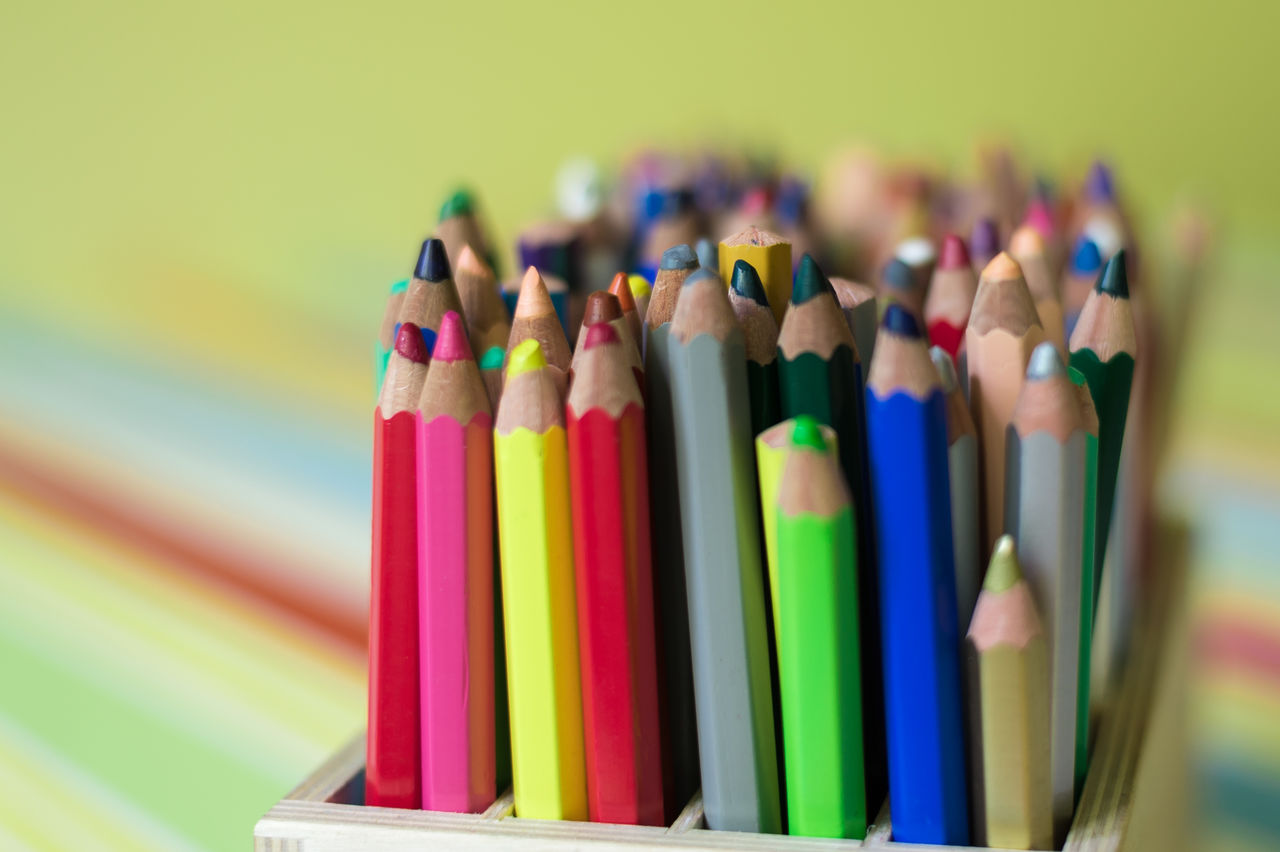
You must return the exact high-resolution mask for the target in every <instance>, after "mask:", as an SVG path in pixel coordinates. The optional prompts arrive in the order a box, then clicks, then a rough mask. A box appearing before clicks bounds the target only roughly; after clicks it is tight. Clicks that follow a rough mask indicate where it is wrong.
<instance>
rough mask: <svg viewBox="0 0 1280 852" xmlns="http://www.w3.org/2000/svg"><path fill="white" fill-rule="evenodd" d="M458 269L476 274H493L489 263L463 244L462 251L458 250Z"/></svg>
mask: <svg viewBox="0 0 1280 852" xmlns="http://www.w3.org/2000/svg"><path fill="white" fill-rule="evenodd" d="M457 266H458V271H459V272H462V271H463V270H466V271H467V272H469V273H470V274H472V275H476V276H488V277H492V276H493V270H492V269H490V268H489V264H487V263H485V262H484V261H483V260H481V259H480V255H478V254H476V253H475V252H474V251H472V249H471V246H469V245H464V246H463V247H462V251H460V252H458V263H457Z"/></svg>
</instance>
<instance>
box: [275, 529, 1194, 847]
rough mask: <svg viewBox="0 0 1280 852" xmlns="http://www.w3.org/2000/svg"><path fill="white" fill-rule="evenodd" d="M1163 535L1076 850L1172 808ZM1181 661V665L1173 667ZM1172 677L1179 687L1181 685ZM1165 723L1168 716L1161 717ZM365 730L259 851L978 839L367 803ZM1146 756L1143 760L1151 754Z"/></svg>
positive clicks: (1175, 566) (281, 815)
mask: <svg viewBox="0 0 1280 852" xmlns="http://www.w3.org/2000/svg"><path fill="white" fill-rule="evenodd" d="M1162 533H1163V534H1162V535H1160V536H1159V537H1158V543H1157V547H1156V551H1157V553H1156V554H1155V559H1154V564H1156V565H1158V566H1160V571H1159V572H1158V577H1159V582H1158V583H1156V584H1154V585H1155V586H1156V587H1155V588H1153V589H1151V590H1150V595H1149V597H1148V599H1147V600H1146V601H1145V602H1144V605H1143V606H1142V607H1141V608H1140V609H1139V611H1138V612H1137V613H1135V618H1134V623H1133V633H1132V639H1133V641H1132V645H1131V651H1130V654H1129V660H1128V664H1127V666H1126V670H1125V674H1124V677H1123V678H1121V682H1120V685H1119V686H1118V688H1117V689H1116V690H1115V692H1114V696H1113V701H1112V702H1111V703H1110V706H1109V707H1107V709H1106V712H1105V714H1104V715H1103V717H1102V718H1101V720H1100V721H1099V722H1098V725H1097V732H1098V733H1097V738H1096V739H1095V741H1094V750H1093V758H1092V761H1091V763H1090V766H1089V775H1088V778H1087V779H1086V781H1085V786H1084V791H1083V792H1082V794H1081V797H1080V802H1079V805H1078V806H1077V808H1076V814H1075V818H1074V820H1073V822H1072V825H1071V830H1070V833H1069V834H1068V836H1067V840H1066V846H1065V849H1066V850H1069V852H1084V850H1090V852H1112V850H1127V849H1134V850H1143V849H1147V848H1150V847H1149V846H1147V844H1145V843H1141V842H1140V841H1139V840H1138V839H1137V836H1138V835H1140V834H1141V833H1142V832H1141V831H1140V830H1139V827H1138V823H1140V822H1144V821H1145V820H1147V819H1148V818H1151V819H1152V820H1164V819H1176V818H1177V817H1176V816H1173V815H1170V814H1169V813H1168V812H1167V811H1162V809H1161V807H1160V803H1158V802H1152V801H1151V797H1149V796H1148V797H1146V799H1145V800H1144V801H1143V802H1141V803H1140V804H1141V805H1142V806H1141V807H1136V805H1138V804H1139V803H1138V802H1137V798H1138V796H1137V793H1138V791H1139V790H1140V789H1142V788H1143V787H1144V786H1145V787H1150V786H1151V784H1150V782H1149V781H1148V782H1144V779H1147V778H1151V777H1154V776H1155V775H1157V774H1158V773H1159V772H1161V771H1162V769H1161V768H1160V767H1157V766H1155V765H1154V764H1155V763H1157V762H1158V755H1157V759H1156V760H1152V759H1150V758H1151V757H1152V753H1153V752H1157V753H1159V752H1162V751H1164V750H1165V744H1163V743H1159V744H1156V743H1148V742H1147V737H1146V733H1147V730H1148V728H1149V727H1153V724H1152V723H1153V719H1154V717H1155V716H1156V715H1157V714H1158V713H1161V712H1164V711H1165V709H1166V707H1165V705H1168V704H1169V703H1171V702H1168V701H1157V700H1156V696H1157V695H1163V696H1167V695H1169V694H1171V692H1170V687H1169V686H1168V685H1166V683H1165V682H1166V681H1167V680H1168V678H1169V674H1168V672H1167V670H1168V669H1170V668H1171V667H1170V666H1168V665H1166V662H1167V658H1168V657H1169V656H1170V654H1171V652H1176V651H1177V650H1178V646H1177V645H1176V643H1174V642H1171V641H1170V640H1171V639H1172V638H1173V632H1174V631H1173V630H1172V629H1171V626H1170V625H1171V624H1172V623H1174V620H1175V619H1177V618H1178V617H1179V614H1180V612H1181V605H1182V596H1183V589H1184V574H1185V560H1186V554H1187V550H1188V548H1187V540H1188V536H1187V533H1186V530H1185V528H1182V527H1166V528H1165V529H1164V530H1163V531H1162ZM1175 668H1176V667H1175ZM1175 688H1176V687H1175ZM1160 727H1161V729H1165V728H1169V727H1170V726H1169V725H1161V726H1160ZM364 755H365V743H364V735H363V734H361V735H360V736H358V737H356V738H355V739H354V740H352V741H351V742H349V743H348V744H347V745H346V746H345V747H344V748H342V750H341V751H339V752H338V753H337V754H335V755H334V756H333V757H331V758H330V759H329V760H328V761H327V762H326V763H325V764H324V765H323V766H321V767H320V768H319V769H317V770H316V771H315V773H314V774H312V775H311V777H309V778H307V779H306V780H305V781H303V782H302V783H301V784H300V785H299V786H298V787H297V788H296V789H294V790H293V791H292V792H291V793H289V794H288V795H287V796H285V797H284V799H282V800H281V801H280V802H278V803H277V804H276V805H275V807H273V808H272V809H271V810H270V811H268V812H267V814H266V815H265V816H263V817H262V819H261V820H259V821H258V824H257V825H256V826H255V828H254V849H255V850H257V852H363V850H375V849H376V850H389V852H390V851H394V852H400V850H404V852H408V850H422V849H457V850H484V851H485V852H496V851H497V850H527V851H528V852H549V850H565V849H574V850H590V852H594V850H661V852H677V850H681V851H682V852H693V850H743V852H749V850H765V849H770V850H779V852H788V850H795V852H804V851H805V850H850V849H875V848H890V849H895V850H903V852H909V850H915V851H916V852H938V850H956V849H973V848H975V847H958V846H927V845H918V844H908V843H895V842H894V841H893V840H892V839H891V838H892V835H893V828H892V826H891V825H890V822H889V806H888V803H887V802H886V803H885V805H884V807H883V808H881V810H880V814H879V818H878V819H877V820H876V821H875V823H874V824H873V825H872V826H870V828H869V830H868V833H867V837H866V838H865V839H864V840H828V839H822V838H809V837H791V836H787V835H770V834H743V833H739V832H731V831H709V830H707V828H706V825H705V823H704V821H703V819H702V797H701V795H700V794H695V795H694V797H693V799H692V800H691V801H690V802H689V803H688V805H687V806H686V807H685V809H684V811H683V812H682V813H681V814H680V816H679V817H677V819H676V820H675V822H673V823H672V824H671V825H670V826H667V827H665V828H659V827H649V826H629V825H605V824H601V823H586V822H556V821H546V820H531V819H520V818H519V817H515V816H513V815H512V797H511V792H510V791H509V790H508V791H507V792H506V793H505V794H504V795H502V796H500V797H499V798H498V799H497V801H495V802H494V803H493V804H492V805H490V806H489V808H488V809H487V810H486V811H485V812H484V813H481V814H452V813H438V812H432V811H410V810H397V809H392V808H371V807H365V806H364V805H363V804H362V802H363V799H364ZM1144 758H1147V759H1144Z"/></svg>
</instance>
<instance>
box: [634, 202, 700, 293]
mask: <svg viewBox="0 0 1280 852" xmlns="http://www.w3.org/2000/svg"><path fill="white" fill-rule="evenodd" d="M681 195H682V193H673V194H672V197H673V198H677V199H678V198H680V196H681ZM701 232H702V228H701V227H700V225H699V220H698V215H697V212H696V211H695V210H693V209H692V205H691V204H690V203H689V202H688V201H677V202H676V203H675V205H674V206H671V207H669V208H668V209H667V210H665V211H664V212H663V214H662V215H661V216H659V217H658V218H656V219H654V220H653V221H652V222H650V223H649V226H648V227H647V228H646V229H645V233H644V239H643V240H642V242H641V245H640V253H639V256H638V258H637V265H638V268H639V269H640V270H641V272H642V273H645V274H649V273H653V274H656V272H657V269H658V267H659V266H660V265H661V262H662V253H663V252H665V251H666V250H667V249H669V248H671V247H673V246H679V245H693V244H694V243H696V242H697V240H698V235H699V234H700V233H701ZM695 254H696V252H695Z"/></svg>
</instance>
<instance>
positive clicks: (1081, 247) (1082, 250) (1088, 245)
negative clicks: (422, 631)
mask: <svg viewBox="0 0 1280 852" xmlns="http://www.w3.org/2000/svg"><path fill="white" fill-rule="evenodd" d="M1101 267H1102V252H1100V251H1098V244H1097V243H1095V242H1094V241H1093V240H1091V239H1089V238H1088V237H1084V236H1082V237H1080V239H1078V240H1076V250H1075V252H1074V253H1073V254H1072V255H1071V271H1072V272H1073V273H1075V274H1076V275H1090V274H1093V273H1095V272H1097V271H1098V270H1099V269H1100V268H1101Z"/></svg>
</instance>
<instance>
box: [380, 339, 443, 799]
mask: <svg viewBox="0 0 1280 852" xmlns="http://www.w3.org/2000/svg"><path fill="white" fill-rule="evenodd" d="M427 362H428V357H427V350H426V344H425V343H424V341H423V338H422V334H421V332H420V331H419V330H418V327H417V326H416V325H415V324H414V323H412V322H402V323H401V324H400V330H399V331H398V332H397V333H396V344H395V350H394V351H393V352H392V353H391V357H390V358H389V359H388V361H387V375H386V378H385V379H384V380H383V382H382V391H381V393H380V395H379V397H378V405H377V408H376V410H375V411H374V415H373V565H372V593H371V596H370V605H369V732H368V741H367V746H366V749H367V751H366V758H365V804H368V805H373V806H375V807H386V808H420V807H422V772H421V759H422V753H421V750H420V735H421V726H420V722H419V720H420V718H421V717H420V715H419V712H418V518H417V504H416V494H417V489H416V486H415V480H416V478H417V462H416V460H415V456H416V452H417V446H416V438H415V426H414V423H415V412H416V410H417V407H418V398H419V397H420V396H421V394H422V384H423V382H424V381H425V379H426V377H427Z"/></svg>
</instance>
